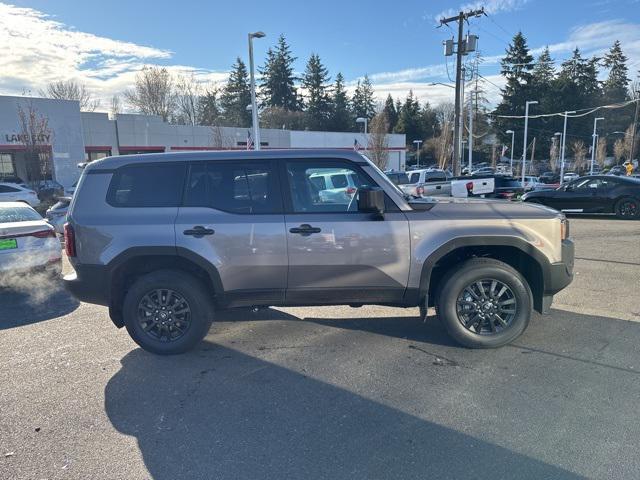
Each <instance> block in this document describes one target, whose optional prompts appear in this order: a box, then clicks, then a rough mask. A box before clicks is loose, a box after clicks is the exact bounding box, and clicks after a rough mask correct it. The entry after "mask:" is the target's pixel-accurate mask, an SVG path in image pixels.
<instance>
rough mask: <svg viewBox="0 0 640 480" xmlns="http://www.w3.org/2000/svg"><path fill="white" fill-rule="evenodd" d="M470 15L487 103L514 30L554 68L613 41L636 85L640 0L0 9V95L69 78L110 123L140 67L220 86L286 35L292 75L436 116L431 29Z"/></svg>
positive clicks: (442, 89) (437, 66)
mask: <svg viewBox="0 0 640 480" xmlns="http://www.w3.org/2000/svg"><path fill="white" fill-rule="evenodd" d="M479 6H484V7H485V9H486V11H487V12H488V16H486V17H481V18H474V19H472V20H470V22H469V25H467V26H465V32H467V31H468V32H469V33H472V34H475V35H478V36H479V42H478V48H479V50H480V51H481V53H482V55H483V57H484V58H485V61H484V63H483V65H482V67H481V70H480V73H481V74H482V75H483V76H484V77H486V78H487V79H488V80H489V82H491V83H489V84H488V85H487V88H488V90H487V91H488V95H489V99H490V101H492V102H495V101H496V100H497V98H498V97H499V87H500V86H502V85H503V79H502V77H500V75H499V59H500V57H501V56H503V55H504V51H505V48H506V47H507V45H508V43H509V41H510V40H511V38H512V36H513V35H514V34H515V33H516V32H517V31H518V30H521V31H522V32H523V33H524V34H525V36H526V38H527V40H528V44H529V46H530V48H531V49H532V50H533V52H534V54H536V53H539V52H540V50H541V49H542V48H543V47H544V46H545V45H548V46H549V48H550V49H551V52H552V56H553V57H554V58H555V59H556V61H557V63H558V64H559V63H561V62H562V61H563V60H564V59H566V58H567V57H568V56H570V54H571V51H572V50H573V49H574V48H575V47H576V46H577V47H580V49H581V50H582V51H583V52H584V53H585V54H587V55H593V54H595V55H602V54H603V53H604V52H605V51H606V50H607V49H608V48H609V47H610V46H611V44H612V43H613V42H614V41H615V40H616V39H618V40H620V41H621V42H622V47H623V50H624V52H625V54H626V55H627V56H628V57H629V66H630V70H631V73H632V76H633V78H634V79H635V78H637V72H638V70H640V0H484V1H466V2H465V1H462V2H459V1H439V0H429V1H424V0H422V1H417V0H415V1H414V0H401V1H399V2H389V1H381V0H368V1H365V0H352V1H345V0H342V1H334V0H325V1H322V2H313V3H312V2H303V1H290V0H283V1H279V2H275V1H269V0H262V1H253V0H245V1H243V2H229V1H225V2H222V1H215V0H214V1H195V0H182V1H180V2H175V1H173V2H169V1H165V0H136V1H131V0H128V1H127V0H110V1H107V2H105V1H97V0H84V1H80V0H55V1H51V0H28V1H18V0H13V1H12V2H11V3H5V2H2V1H1V0H0V94H9V95H21V94H31V95H37V94H38V91H39V90H40V89H42V88H43V87H44V86H46V84H47V83H49V82H51V81H56V80H67V79H70V78H73V79H75V80H77V81H79V82H81V83H83V84H85V85H87V87H88V88H89V89H90V90H91V92H92V93H93V94H94V95H95V96H96V97H97V98H99V99H100V101H101V107H102V108H99V110H104V111H107V110H108V108H109V105H110V100H109V99H110V98H111V96H112V95H114V94H118V93H120V92H122V91H124V90H125V89H127V88H129V87H130V86H131V85H132V83H133V81H134V78H135V75H136V72H137V71H139V70H140V69H141V68H142V67H143V66H144V65H162V66H166V67H167V68H168V69H170V70H171V71H172V72H175V73H186V74H189V75H190V74H191V73H193V74H194V75H195V77H196V78H197V79H198V80H199V81H201V82H203V83H207V84H210V83H218V84H221V83H222V82H224V81H225V79H226V76H227V72H228V70H229V68H230V66H231V64H232V63H233V62H234V60H235V58H236V57H238V56H239V57H241V58H242V59H243V60H245V61H247V57H248V53H247V33H248V32H250V31H257V30H262V31H264V32H265V33H266V34H267V36H266V37H265V38H262V39H258V40H255V41H254V42H255V43H254V48H255V55H256V62H257V64H258V65H262V63H263V61H264V57H265V52H266V51H267V49H268V48H269V47H270V46H273V45H274V44H275V42H276V40H277V37H278V36H279V35H280V34H284V35H285V36H286V38H287V41H288V42H289V44H290V46H291V49H292V51H293V54H294V55H295V56H296V57H297V61H296V63H295V69H296V71H297V72H302V71H303V70H304V66H305V63H306V60H307V59H308V57H309V55H310V54H311V53H317V54H319V55H320V57H321V59H322V61H323V62H324V64H325V65H326V66H327V67H328V69H329V71H330V74H331V75H332V78H333V77H335V74H336V73H337V72H342V73H343V75H344V76H345V78H346V80H347V82H348V85H349V87H350V89H353V88H354V86H355V84H356V82H357V81H358V79H361V78H362V77H363V76H364V75H365V74H366V75H369V78H370V79H371V80H372V82H373V84H374V88H375V91H376V95H377V97H378V98H379V99H384V98H385V97H386V96H387V94H389V93H391V94H392V95H393V96H394V97H401V98H404V97H405V96H406V94H407V93H408V91H409V90H410V89H411V90H413V91H414V93H415V94H416V95H417V96H418V97H419V98H420V100H421V101H429V102H431V103H432V104H434V105H437V104H439V103H442V102H450V101H452V100H453V89H451V88H449V87H446V86H442V85H435V86H433V85H431V84H432V83H434V82H442V83H450V79H449V77H451V78H452V77H453V75H454V65H455V64H454V58H453V57H449V58H448V60H447V59H445V57H444V55H443V47H442V42H443V41H444V40H446V39H448V38H451V37H452V36H453V35H454V29H455V28H454V26H453V25H452V27H451V28H449V27H446V26H443V27H440V28H437V26H438V20H439V19H440V18H442V17H443V16H447V15H451V14H453V13H454V12H457V11H460V10H461V9H462V10H465V11H466V10H468V9H470V8H477V7H479Z"/></svg>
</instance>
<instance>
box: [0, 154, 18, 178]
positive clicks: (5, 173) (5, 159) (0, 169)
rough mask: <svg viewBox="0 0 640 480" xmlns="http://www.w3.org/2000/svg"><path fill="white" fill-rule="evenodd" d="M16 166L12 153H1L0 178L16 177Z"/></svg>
mask: <svg viewBox="0 0 640 480" xmlns="http://www.w3.org/2000/svg"><path fill="white" fill-rule="evenodd" d="M15 175H16V166H15V164H14V163H13V155H12V154H11V153H0V178H2V179H4V178H7V177H15Z"/></svg>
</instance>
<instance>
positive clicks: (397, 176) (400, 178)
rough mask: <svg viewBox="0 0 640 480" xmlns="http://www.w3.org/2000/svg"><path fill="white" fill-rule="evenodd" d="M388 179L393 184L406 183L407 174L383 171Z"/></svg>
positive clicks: (407, 180)
mask: <svg viewBox="0 0 640 480" xmlns="http://www.w3.org/2000/svg"><path fill="white" fill-rule="evenodd" d="M384 173H385V175H386V176H387V177H389V180H391V181H392V182H393V183H394V184H395V185H406V184H408V183H409V175H407V173H406V172H384Z"/></svg>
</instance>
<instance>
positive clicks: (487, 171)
mask: <svg viewBox="0 0 640 480" xmlns="http://www.w3.org/2000/svg"><path fill="white" fill-rule="evenodd" d="M494 173H496V171H495V169H493V168H492V167H482V168H479V169H478V170H474V171H473V172H471V175H476V176H477V175H493V174H494Z"/></svg>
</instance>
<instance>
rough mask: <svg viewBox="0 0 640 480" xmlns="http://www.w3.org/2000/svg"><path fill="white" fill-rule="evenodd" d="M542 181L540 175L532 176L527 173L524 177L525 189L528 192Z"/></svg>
mask: <svg viewBox="0 0 640 480" xmlns="http://www.w3.org/2000/svg"><path fill="white" fill-rule="evenodd" d="M539 183H540V179H539V178H538V177H532V176H530V175H525V177H524V191H525V192H528V191H529V190H533V189H535V188H536V187H537V186H538V184H539Z"/></svg>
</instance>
